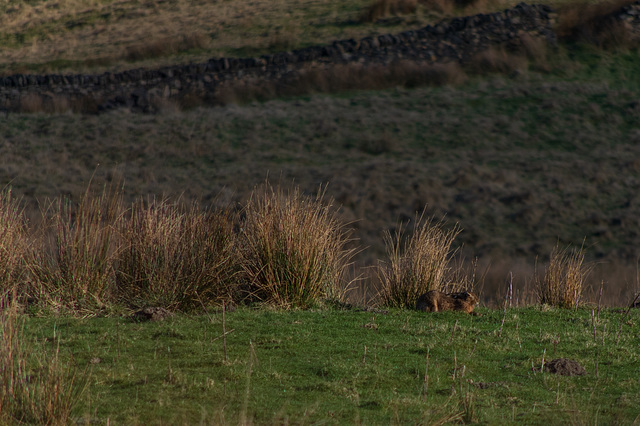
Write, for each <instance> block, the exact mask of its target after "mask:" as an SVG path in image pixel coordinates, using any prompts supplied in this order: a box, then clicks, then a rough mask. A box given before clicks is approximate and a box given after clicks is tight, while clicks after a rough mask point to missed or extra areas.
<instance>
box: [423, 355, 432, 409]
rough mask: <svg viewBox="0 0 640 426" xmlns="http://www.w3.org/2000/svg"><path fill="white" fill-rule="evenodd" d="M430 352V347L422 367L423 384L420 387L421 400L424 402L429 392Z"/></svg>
mask: <svg viewBox="0 0 640 426" xmlns="http://www.w3.org/2000/svg"><path fill="white" fill-rule="evenodd" d="M430 352H431V347H428V348H427V361H426V365H425V367H424V384H423V385H422V400H423V401H425V400H426V399H427V391H428V390H429V353H430Z"/></svg>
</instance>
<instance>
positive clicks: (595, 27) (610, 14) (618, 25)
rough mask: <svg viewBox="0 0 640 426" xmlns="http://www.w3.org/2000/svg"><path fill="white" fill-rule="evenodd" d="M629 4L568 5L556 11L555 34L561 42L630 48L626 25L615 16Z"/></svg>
mask: <svg viewBox="0 0 640 426" xmlns="http://www.w3.org/2000/svg"><path fill="white" fill-rule="evenodd" d="M632 3H633V0H612V1H605V2H598V3H590V2H586V1H574V2H571V3H567V4H565V5H563V6H561V7H560V8H559V10H558V24H557V25H556V28H555V31H556V34H557V35H558V37H559V38H561V39H564V40H570V41H579V42H583V43H591V44H595V45H598V46H601V47H605V48H626V47H631V44H632V37H631V34H630V33H629V30H628V28H627V26H626V25H625V23H624V22H622V21H620V20H618V19H616V18H615V17H614V13H615V12H616V11H618V10H620V9H621V8H623V7H625V6H628V5H630V4H632Z"/></svg>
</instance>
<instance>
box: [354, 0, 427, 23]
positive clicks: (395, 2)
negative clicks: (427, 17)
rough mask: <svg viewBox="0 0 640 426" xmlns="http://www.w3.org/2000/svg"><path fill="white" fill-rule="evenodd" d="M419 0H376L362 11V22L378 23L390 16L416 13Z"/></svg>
mask: <svg viewBox="0 0 640 426" xmlns="http://www.w3.org/2000/svg"><path fill="white" fill-rule="evenodd" d="M417 7H418V1H417V0H376V1H374V2H373V3H371V5H369V6H368V7H367V8H365V9H364V10H363V11H362V14H361V15H360V22H376V21H377V20H379V19H383V18H387V17H389V16H397V15H408V14H411V13H415V11H416V9H417Z"/></svg>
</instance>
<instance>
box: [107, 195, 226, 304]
mask: <svg viewBox="0 0 640 426" xmlns="http://www.w3.org/2000/svg"><path fill="white" fill-rule="evenodd" d="M121 235H122V241H121V243H120V244H121V249H120V251H119V253H118V261H117V266H116V282H117V292H118V297H119V298H120V300H121V301H125V302H126V304H127V305H129V306H138V307H140V306H148V305H151V306H162V307H165V308H168V309H177V308H178V309H193V308H194V307H199V306H201V304H211V303H219V304H221V303H223V302H226V303H229V302H231V301H232V300H233V299H234V296H235V289H234V288H233V286H232V283H231V278H232V276H233V274H234V272H235V270H236V269H237V266H236V264H235V260H236V259H237V257H236V256H235V255H234V250H235V246H234V234H233V222H232V218H231V215H230V213H228V212H225V211H202V210H201V209H200V208H199V207H198V206H197V205H195V204H194V205H191V206H189V207H185V206H181V205H179V204H178V203H170V202H168V201H166V200H165V201H157V200H154V201H152V202H150V203H148V205H145V203H144V202H142V201H140V202H138V203H136V204H134V206H133V208H132V209H131V211H130V214H129V215H128V217H127V218H125V220H123V221H122V222H121Z"/></svg>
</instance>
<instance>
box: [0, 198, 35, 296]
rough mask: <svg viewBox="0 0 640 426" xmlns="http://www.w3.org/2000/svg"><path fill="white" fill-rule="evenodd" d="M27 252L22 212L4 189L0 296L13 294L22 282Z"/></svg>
mask: <svg viewBox="0 0 640 426" xmlns="http://www.w3.org/2000/svg"><path fill="white" fill-rule="evenodd" d="M28 250H29V237H28V231H27V226H26V223H25V220H24V217H23V211H22V209H21V208H20V206H19V203H18V202H17V201H16V200H14V199H13V198H12V197H11V191H10V190H8V189H5V190H4V191H2V192H0V295H1V294H7V293H9V294H11V293H13V292H14V290H17V287H18V286H19V285H20V284H21V283H22V282H23V280H22V278H23V277H24V275H25V272H26V263H25V262H26V259H27V254H28ZM22 290H24V289H22ZM19 293H21V294H24V292H23V291H20V292H19Z"/></svg>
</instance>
